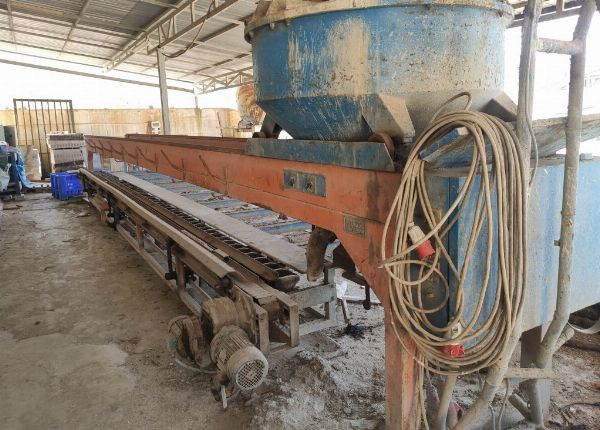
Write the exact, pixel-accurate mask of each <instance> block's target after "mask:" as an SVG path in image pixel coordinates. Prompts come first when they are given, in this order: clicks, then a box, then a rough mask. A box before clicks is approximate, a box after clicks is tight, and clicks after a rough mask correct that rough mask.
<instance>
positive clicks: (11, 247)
mask: <svg viewBox="0 0 600 430" xmlns="http://www.w3.org/2000/svg"><path fill="white" fill-rule="evenodd" d="M0 261H1V262H2V263H1V267H2V272H1V274H0V430H20V429H27V430H29V429H32V430H34V429H35V430H37V429H61V430H63V429H65V430H66V429H95V428H98V429H210V430H226V429H227V430H229V429H253V430H254V429H266V430H271V429H273V430H279V429H285V430H307V429H327V430H330V429H331V430H347V429H355V430H373V429H381V428H382V424H383V416H384V400H385V398H384V380H383V357H384V354H383V348H384V343H383V323H382V320H383V312H382V309H381V307H379V306H375V307H374V308H373V309H372V310H371V311H368V312H367V311H365V310H364V309H363V308H362V306H361V305H360V304H351V305H350V312H351V318H352V322H353V323H355V324H360V325H363V326H365V327H366V331H365V338H363V339H353V338H351V337H348V336H344V335H342V334H341V333H342V332H343V326H341V327H340V328H333V329H330V330H327V331H326V332H322V333H315V334H311V335H308V336H304V337H303V338H302V343H301V346H300V347H298V348H294V349H293V350H289V351H286V352H285V353H279V354H272V355H271V356H270V357H269V366H270V371H269V376H268V378H267V381H266V383H265V384H263V386H262V387H261V389H260V390H259V392H258V393H255V395H253V397H251V398H239V399H237V400H236V401H234V402H233V403H232V404H231V405H230V407H229V408H228V409H227V410H226V411H223V409H222V408H221V407H220V404H219V403H217V402H216V401H215V400H214V398H213V397H212V395H211V394H210V391H209V375H206V374H197V373H192V372H189V371H187V370H184V369H182V368H180V367H179V366H177V365H176V364H175V363H174V360H173V357H172V355H171V353H170V352H169V351H168V349H167V347H166V342H167V323H168V322H169V320H170V319H171V318H173V317H174V316H177V315H180V314H187V313H189V312H188V311H187V309H186V308H185V307H184V306H183V305H181V304H180V302H179V300H178V299H177V298H176V297H175V295H174V294H173V293H171V291H170V290H168V289H167V288H166V287H165V285H164V284H163V282H162V281H161V279H160V278H159V277H158V276H157V275H156V274H155V273H154V272H152V271H151V270H150V268H149V267H148V266H147V264H146V263H145V262H144V261H143V260H142V258H141V257H139V256H138V254H137V253H136V252H134V251H133V250H132V249H131V248H130V246H129V245H128V244H127V243H126V242H125V241H124V240H123V239H122V238H121V237H120V236H119V235H118V234H117V233H116V232H115V231H113V230H112V229H110V228H109V227H108V226H106V225H103V224H102V223H100V221H99V219H98V215H97V213H96V212H95V211H92V210H91V209H90V208H89V207H88V206H87V205H86V204H85V203H82V202H80V201H70V202H59V201H57V200H53V199H52V198H51V197H50V196H49V195H43V194H39V195H28V196H27V199H26V200H25V201H23V202H18V203H14V202H11V203H7V204H5V205H4V210H0ZM354 294H360V292H354ZM338 311H339V310H338ZM338 314H339V312H338ZM554 365H555V370H556V371H557V373H558V375H559V379H558V380H557V381H556V382H555V384H554V386H553V390H552V396H553V401H552V405H551V409H550V428H553V429H555V428H556V429H559V428H560V429H562V428H570V427H569V425H576V424H577V425H585V427H579V428H586V429H600V424H598V423H600V412H599V411H600V409H599V408H598V407H597V406H595V405H596V403H595V402H600V388H598V387H599V385H598V381H600V370H598V369H600V353H598V352H590V351H582V350H576V349H572V348H566V347H565V348H562V349H561V350H560V351H559V353H558V354H557V356H556V357H555V360H554ZM477 392H478V389H477V378H476V377H475V376H474V375H470V377H465V378H461V379H460V380H459V386H458V392H457V393H456V394H457V396H458V397H457V401H459V403H460V404H461V405H462V406H463V407H464V406H467V405H468V404H470V403H471V402H472V401H473V400H474V397H475V395H476V393H477ZM497 401H498V402H500V401H501V396H500V395H499V396H498V398H497ZM598 404H600V403H598ZM497 409H498V407H497ZM518 428H521V427H518Z"/></svg>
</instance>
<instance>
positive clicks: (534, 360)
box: [517, 0, 596, 426]
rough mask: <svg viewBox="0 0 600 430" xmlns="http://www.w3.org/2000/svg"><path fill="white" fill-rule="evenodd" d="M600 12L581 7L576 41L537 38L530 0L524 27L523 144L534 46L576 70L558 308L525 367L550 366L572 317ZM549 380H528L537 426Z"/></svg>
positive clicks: (533, 342) (536, 8) (535, 6)
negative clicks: (593, 32)
mask: <svg viewBox="0 0 600 430" xmlns="http://www.w3.org/2000/svg"><path fill="white" fill-rule="evenodd" d="M595 10H596V4H595V2H594V0H586V1H585V2H584V3H583V5H582V6H581V11H580V14H579V19H578V21H577V26H576V27H575V32H574V34H573V40H572V41H570V42H565V41H558V40H552V39H541V40H539V41H538V39H537V22H538V19H539V16H540V11H541V2H540V1H539V0H529V2H528V4H527V13H526V14H525V22H524V26H523V46H522V54H521V69H520V76H519V79H520V82H521V86H520V91H519V108H521V106H522V103H524V108H523V109H521V112H520V115H519V116H518V118H517V133H518V135H519V139H521V142H522V144H525V143H527V142H531V137H530V136H529V137H528V133H526V129H525V126H527V127H529V126H530V124H531V110H530V109H529V107H530V106H531V101H532V99H533V77H534V75H535V49H532V48H533V47H535V48H536V49H537V50H539V51H541V52H546V53H557V54H564V55H570V56H571V72H570V81H569V106H568V113H567V124H566V149H567V152H566V157H565V170H564V182H563V203H562V211H561V231H560V241H559V245H560V254H559V267H558V285H557V297H556V310H555V313H554V317H553V319H552V321H551V323H550V325H549V326H548V330H547V332H546V333H545V335H544V336H543V338H542V331H543V330H542V329H541V328H539V327H538V328H536V329H533V330H530V331H529V332H528V333H526V334H524V335H523V338H522V351H523V354H524V355H525V359H524V360H522V363H521V365H522V366H523V365H528V364H535V366H536V367H537V368H539V369H545V368H547V367H548V366H549V365H551V361H552V354H553V353H554V351H555V346H556V342H557V340H558V337H559V336H560V334H561V333H562V330H563V328H564V326H565V324H566V323H567V321H568V318H569V295H570V291H571V274H572V270H573V268H572V263H573V238H574V229H575V205H576V199H577V177H578V176H577V175H578V168H579V145H580V143H581V124H582V105H583V89H584V84H585V44H586V38H587V33H588V30H589V27H590V24H591V20H592V15H593V13H594V11H595ZM548 385H549V384H548V382H547V381H544V382H542V381H541V380H539V379H532V380H529V381H527V382H525V383H524V384H523V388H525V390H526V391H527V392H528V395H529V400H530V404H531V408H530V411H529V415H530V418H531V421H532V422H533V423H534V424H536V425H537V426H543V425H544V421H545V420H544V416H545V414H546V412H547V408H548V404H549V399H548V398H547V394H548V393H547V392H548V391H549V386H548Z"/></svg>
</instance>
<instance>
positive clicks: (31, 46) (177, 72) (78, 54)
mask: <svg viewBox="0 0 600 430" xmlns="http://www.w3.org/2000/svg"><path fill="white" fill-rule="evenodd" d="M0 42H3V43H10V44H12V42H11V41H10V40H5V39H0ZM19 45H20V46H25V47H27V48H33V49H40V50H42V51H51V52H57V53H59V54H60V53H61V52H63V53H65V54H69V55H75V56H79V57H85V58H91V59H94V60H101V61H106V60H108V57H102V56H98V55H91V54H83V53H80V52H74V51H61V50H60V49H56V48H50V47H46V46H38V45H32V44H30V43H19ZM0 51H1V49H0ZM19 54H22V53H21V52H19ZM23 55H30V54H23ZM32 56H34V57H35V56H36V55H32ZM44 58H47V59H49V60H55V61H64V60H59V59H57V58H49V57H44ZM79 64H82V65H84V66H91V67H94V65H92V64H85V63H79ZM127 64H129V65H131V66H136V67H147V65H146V64H140V63H134V62H127ZM95 67H98V66H97V65H96V66H95ZM167 72H169V73H171V74H179V75H181V74H185V73H186V72H185V71H183V70H176V69H169V68H167ZM131 73H135V72H131ZM148 76H153V77H154V76H155V75H148ZM169 79H171V78H169ZM177 80H181V81H182V82H190V83H192V81H190V80H182V79H180V77H178V78H177Z"/></svg>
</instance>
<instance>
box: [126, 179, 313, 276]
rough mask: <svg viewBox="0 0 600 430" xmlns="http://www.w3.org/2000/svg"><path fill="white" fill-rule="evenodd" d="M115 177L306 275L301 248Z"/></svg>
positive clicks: (144, 183) (142, 183)
mask: <svg viewBox="0 0 600 430" xmlns="http://www.w3.org/2000/svg"><path fill="white" fill-rule="evenodd" d="M114 175H115V176H117V177H118V178H120V179H122V180H124V181H127V182H129V183H130V184H133V185H135V186H137V187H139V188H141V189H143V190H145V191H147V192H149V193H151V194H154V195H155V196H157V197H159V198H161V199H163V200H165V201H167V202H169V203H171V204H172V205H175V206H177V207H178V208H180V209H181V210H183V211H186V212H189V213H190V214H191V215H193V216H195V217H197V218H199V219H201V220H203V221H205V222H206V223H207V224H210V225H211V226H213V227H214V228H216V229H219V230H221V231H223V232H224V233H226V234H228V235H231V236H232V237H234V238H236V239H238V240H240V241H242V242H244V243H246V244H248V245H250V246H252V247H254V248H256V249H258V250H260V251H261V252H263V253H265V254H266V255H268V256H269V257H271V258H273V259H274V260H277V261H279V262H281V263H283V264H285V265H287V266H290V267H292V268H294V269H295V270H297V271H299V272H301V273H306V258H305V252H304V249H302V248H300V247H299V246H297V245H294V244H292V243H289V242H287V241H285V240H283V239H281V238H278V237H276V236H273V235H271V234H269V233H265V232H264V231H262V230H259V229H257V228H255V227H252V226H251V225H248V224H246V223H244V222H242V221H239V220H237V219H234V218H232V217H229V216H226V215H223V214H222V213H220V212H218V211H215V210H214V209H211V208H208V207H206V206H203V205H201V204H199V203H196V202H194V201H193V200H190V199H188V198H187V197H183V196H181V195H179V194H177V193H174V192H172V191H169V190H166V189H164V188H162V187H159V186H157V185H154V184H151V183H149V182H147V181H144V180H143V179H139V178H136V177H135V176H132V175H129V174H127V173H123V172H117V173H114Z"/></svg>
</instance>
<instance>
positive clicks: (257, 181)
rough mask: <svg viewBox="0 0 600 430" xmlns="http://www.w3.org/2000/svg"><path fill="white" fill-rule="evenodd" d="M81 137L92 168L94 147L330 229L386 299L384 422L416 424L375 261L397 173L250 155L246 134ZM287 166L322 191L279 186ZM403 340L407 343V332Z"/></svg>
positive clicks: (410, 364)
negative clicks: (319, 180)
mask: <svg viewBox="0 0 600 430" xmlns="http://www.w3.org/2000/svg"><path fill="white" fill-rule="evenodd" d="M85 139H86V142H87V149H88V166H89V168H90V169H92V168H93V161H92V155H93V153H98V154H100V155H102V156H103V157H111V158H116V159H119V160H122V161H126V162H128V163H131V164H136V165H138V166H141V167H144V168H146V169H149V170H153V171H157V172H160V173H163V174H165V175H168V176H171V177H174V178H177V179H181V180H184V181H186V182H190V183H192V184H197V185H199V186H202V187H205V188H208V189H211V190H213V191H217V192H219V193H222V194H225V195H227V196H230V197H235V198H239V199H240V200H243V201H246V202H249V203H253V204H256V205H258V206H262V207H265V208H268V209H271V210H273V211H275V212H281V213H284V214H286V215H289V216H291V217H293V218H297V219H300V220H303V221H305V222H308V223H311V224H313V225H316V226H319V227H322V228H325V229H327V230H330V231H332V232H334V233H335V234H336V235H337V237H338V239H339V240H340V241H341V242H342V243H343V245H344V248H345V249H346V250H347V251H348V253H349V254H350V256H351V257H352V259H353V260H354V262H355V263H356V265H357V266H358V268H359V269H360V271H361V272H362V274H363V276H364V277H365V279H366V280H367V282H369V285H370V286H371V288H372V289H373V291H374V292H375V294H377V297H379V299H380V300H381V302H382V303H383V304H384V308H385V333H386V334H385V363H386V366H385V367H386V369H385V376H386V424H387V428H389V429H413V428H415V421H416V417H415V411H416V392H417V390H416V386H415V383H416V378H415V372H416V367H415V363H414V361H413V359H412V358H411V356H410V354H408V353H407V352H406V351H405V350H404V349H403V348H402V346H401V345H400V343H399V341H398V339H397V337H396V335H395V334H394V330H393V328H392V326H391V318H390V312H389V300H388V289H389V280H388V278H387V276H386V274H385V271H384V270H383V269H381V268H379V264H380V255H381V252H380V250H381V243H380V242H381V236H382V233H383V223H384V222H385V218H386V216H387V213H388V211H389V208H390V207H391V203H392V200H393V198H394V195H395V192H396V190H397V188H398V185H399V183H400V176H401V175H400V174H399V173H390V172H379V171H371V170H364V169H354V168H348V167H340V166H333V165H325V164H316V163H304V162H296V161H286V160H277V159H271V158H266V157H256V156H250V155H246V154H244V150H243V148H244V146H245V140H244V139H230V138H206V137H204V138H198V137H189V136H149V135H130V136H129V137H128V138H117V137H103V136H86V138H85ZM286 169H289V170H293V171H300V172H304V173H309V174H317V175H322V176H323V177H324V178H325V182H326V195H325V197H320V196H317V195H314V194H309V193H304V192H300V191H297V190H295V189H291V188H286V187H284V170H286ZM350 225H352V226H354V228H352V227H350ZM404 341H405V343H406V344H412V343H411V342H410V340H409V339H408V338H405V339H404Z"/></svg>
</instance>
